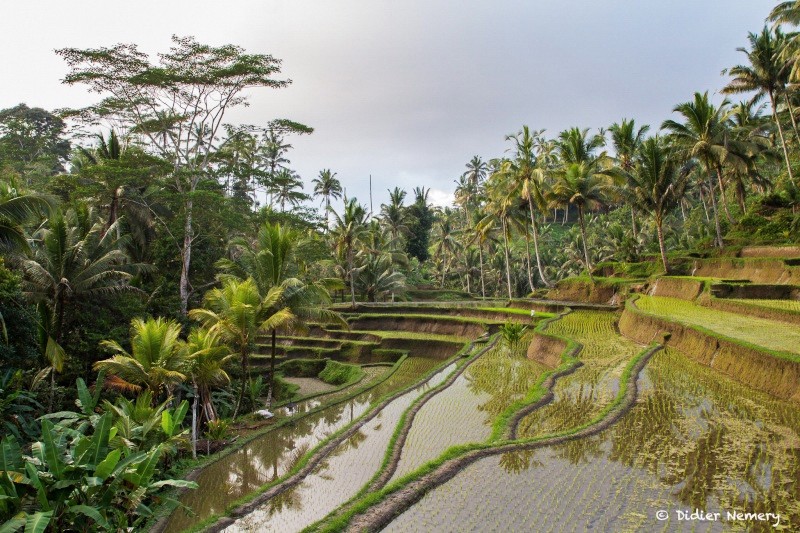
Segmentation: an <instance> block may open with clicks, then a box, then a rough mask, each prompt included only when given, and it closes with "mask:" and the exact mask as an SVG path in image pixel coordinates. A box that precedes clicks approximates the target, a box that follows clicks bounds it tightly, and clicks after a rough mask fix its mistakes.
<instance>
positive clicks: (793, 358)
mask: <svg viewBox="0 0 800 533" xmlns="http://www.w3.org/2000/svg"><path fill="white" fill-rule="evenodd" d="M640 298H641V295H640V294H634V295H633V296H632V297H631V298H629V299H628V300H627V301H626V302H625V310H626V311H630V312H631V313H633V314H637V315H641V316H647V317H651V318H655V319H660V320H663V321H664V322H667V323H670V322H671V323H673V324H677V325H679V326H682V327H685V328H689V329H693V330H695V331H696V332H698V333H700V334H702V335H707V336H709V337H712V338H714V339H720V340H723V341H725V342H729V343H732V344H736V345H739V346H742V347H743V348H747V349H750V350H755V351H758V352H762V353H765V354H767V355H770V356H772V357H776V358H778V359H784V360H787V361H790V362H792V363H800V355H798V354H794V353H791V352H784V351H779V350H773V349H770V348H767V347H765V346H761V345H759V344H755V343H752V342H748V341H745V340H742V339H736V338H733V337H728V336H727V335H722V334H721V333H718V332H716V331H714V330H711V329H708V328H705V327H703V326H699V325H697V324H692V323H689V322H684V321H682V320H679V319H677V318H675V317H673V316H670V315H667V314H659V313H652V312H649V311H644V310H642V309H641V308H639V307H638V306H637V305H636V301H637V300H639V299H640ZM694 305H696V304H694Z"/></svg>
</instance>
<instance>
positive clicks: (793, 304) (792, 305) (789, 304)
mask: <svg viewBox="0 0 800 533" xmlns="http://www.w3.org/2000/svg"><path fill="white" fill-rule="evenodd" d="M731 301H732V302H737V303H740V304H745V305H757V306H761V307H770V308H773V309H780V310H782V311H792V312H794V313H800V300H749V299H748V300H744V299H731Z"/></svg>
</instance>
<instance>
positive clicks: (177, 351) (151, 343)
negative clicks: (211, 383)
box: [94, 317, 186, 405]
mask: <svg viewBox="0 0 800 533" xmlns="http://www.w3.org/2000/svg"><path fill="white" fill-rule="evenodd" d="M180 333H181V326H180V324H178V323H177V322H175V321H174V320H167V319H164V318H160V317H159V318H148V319H147V320H144V319H141V318H134V319H133V320H132V321H131V352H130V353H128V352H127V351H126V350H125V349H124V348H123V347H122V346H120V344H119V343H118V342H117V341H113V340H106V341H103V342H101V343H100V345H101V346H103V347H105V348H107V349H108V350H110V351H112V352H115V353H116V354H117V355H114V356H113V357H111V358H110V359H104V360H102V361H97V362H96V363H95V364H94V369H95V370H97V371H101V372H107V373H108V374H109V375H110V376H111V377H112V379H109V380H108V381H107V383H108V384H109V385H110V386H112V387H115V388H119V389H123V390H133V391H139V390H142V389H147V390H149V391H150V392H151V393H152V401H153V405H155V404H156V403H158V399H159V398H162V397H164V396H168V395H169V392H170V390H171V389H172V388H173V387H174V386H175V385H177V384H178V383H181V382H183V381H184V380H185V379H186V373H185V372H186V350H185V346H184V343H183V341H181V340H180Z"/></svg>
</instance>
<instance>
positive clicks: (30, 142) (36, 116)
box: [0, 104, 70, 185]
mask: <svg viewBox="0 0 800 533" xmlns="http://www.w3.org/2000/svg"><path fill="white" fill-rule="evenodd" d="M65 130H66V124H65V123H64V121H63V120H62V119H61V117H58V116H56V115H54V114H52V113H50V112H49V111H46V110H44V109H42V108H40V107H33V108H31V107H28V106H27V105H25V104H19V105H17V106H15V107H11V108H8V109H2V110H0V168H2V167H5V166H8V167H11V168H13V169H14V170H15V171H17V172H19V173H20V174H21V175H22V176H24V177H25V178H26V182H27V184H28V185H30V184H31V183H30V179H29V178H30V176H29V174H30V173H31V172H33V173H37V174H40V175H42V176H51V175H53V174H57V173H59V172H63V171H64V166H65V164H66V162H67V158H68V157H69V151H70V143H69V141H68V140H66V139H65V138H64V134H65Z"/></svg>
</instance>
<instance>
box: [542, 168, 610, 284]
mask: <svg viewBox="0 0 800 533" xmlns="http://www.w3.org/2000/svg"><path fill="white" fill-rule="evenodd" d="M556 176H557V181H556V182H555V183H554V184H553V187H552V188H551V189H550V195H549V197H550V200H551V202H553V203H554V204H556V205H567V204H572V205H574V206H575V207H577V208H578V221H579V222H580V228H581V240H582V243H583V256H584V259H585V264H584V266H585V267H586V270H587V271H588V273H589V275H591V271H592V262H591V259H590V258H589V249H588V248H587V245H586V242H587V241H586V221H585V213H586V210H587V209H596V208H598V207H599V206H601V205H604V204H605V203H606V202H607V201H608V198H609V197H610V196H611V193H612V192H613V190H614V185H613V183H612V182H611V179H610V178H609V177H608V176H607V175H605V174H602V173H600V172H599V171H598V169H597V166H596V163H592V162H583V163H570V164H568V165H567V166H566V167H565V168H563V169H561V170H559V171H558V172H557V173H556Z"/></svg>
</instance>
